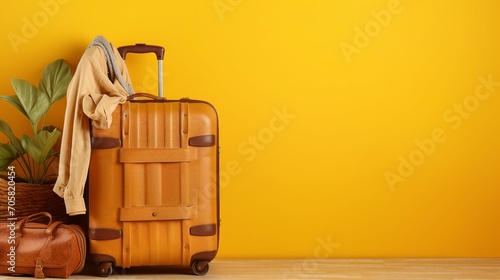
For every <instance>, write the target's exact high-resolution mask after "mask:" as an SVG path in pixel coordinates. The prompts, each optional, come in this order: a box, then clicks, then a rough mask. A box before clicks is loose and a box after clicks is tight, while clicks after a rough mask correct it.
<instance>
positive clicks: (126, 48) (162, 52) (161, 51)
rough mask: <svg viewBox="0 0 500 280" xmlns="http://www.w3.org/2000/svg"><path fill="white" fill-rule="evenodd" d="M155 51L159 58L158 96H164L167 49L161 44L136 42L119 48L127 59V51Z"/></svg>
mask: <svg viewBox="0 0 500 280" xmlns="http://www.w3.org/2000/svg"><path fill="white" fill-rule="evenodd" d="M129 52H131V53H155V54H156V58H157V59H158V96H159V97H163V64H162V62H163V56H164V55H165V49H164V48H163V47H160V46H154V45H146V44H135V45H129V46H122V47H119V48H118V53H120V55H121V57H122V58H123V59H124V60H125V57H126V56H127V53H129Z"/></svg>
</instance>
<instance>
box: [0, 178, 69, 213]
mask: <svg viewBox="0 0 500 280" xmlns="http://www.w3.org/2000/svg"><path fill="white" fill-rule="evenodd" d="M13 186H14V187H15V194H14V193H12V190H13V188H12V187H13ZM10 187H11V188H10V189H9V181H8V180H5V179H4V178H0V218H1V219H2V220H3V219H6V218H13V217H16V218H18V219H19V218H23V217H26V216H29V215H31V214H35V213H39V212H49V213H50V214H52V216H53V218H54V219H55V220H56V221H67V220H68V219H69V216H68V215H67V214H66V208H65V205H64V199H62V198H61V197H59V196H58V195H57V194H56V193H54V192H53V191H52V188H53V187H54V184H47V185H34V184H28V183H17V182H16V183H15V185H13V183H12V182H11V183H10ZM9 191H11V193H10V195H9ZM12 196H14V197H15V200H13V199H12V198H11V201H10V204H9V197H12ZM13 201H14V202H15V203H14V202H13ZM9 206H11V210H12V208H13V210H12V212H9Z"/></svg>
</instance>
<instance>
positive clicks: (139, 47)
mask: <svg viewBox="0 0 500 280" xmlns="http://www.w3.org/2000/svg"><path fill="white" fill-rule="evenodd" d="M118 52H119V53H120V55H121V56H122V57H123V59H125V57H126V56H127V53H129V52H131V53H155V54H156V58H157V59H158V60H163V56H164V55H165V49H164V48H163V47H160V46H154V45H146V44H135V45H130V46H123V47H119V48H118Z"/></svg>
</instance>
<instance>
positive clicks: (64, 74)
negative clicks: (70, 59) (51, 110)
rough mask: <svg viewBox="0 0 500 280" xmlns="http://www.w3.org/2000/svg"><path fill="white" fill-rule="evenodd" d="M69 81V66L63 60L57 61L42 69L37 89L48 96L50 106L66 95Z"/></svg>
mask: <svg viewBox="0 0 500 280" xmlns="http://www.w3.org/2000/svg"><path fill="white" fill-rule="evenodd" d="M70 81H71V69H70V67H69V65H68V64H67V63H66V62H65V61H64V60H63V59H58V60H56V61H54V62H52V63H50V64H49V65H47V66H46V67H45V69H43V72H42V78H41V79H40V83H39V84H38V89H39V90H40V91H42V92H44V93H45V94H46V95H47V96H48V98H49V100H50V104H53V103H54V102H56V101H57V100H59V99H61V98H63V97H64V96H65V95H66V90H67V89H68V85H69V82H70Z"/></svg>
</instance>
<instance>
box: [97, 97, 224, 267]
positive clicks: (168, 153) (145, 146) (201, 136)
mask: <svg viewBox="0 0 500 280" xmlns="http://www.w3.org/2000/svg"><path fill="white" fill-rule="evenodd" d="M92 147H93V148H92V155H91V163H90V170H89V239H90V240H89V241H90V242H89V243H90V254H91V258H92V259H93V260H94V261H95V262H96V263H99V264H100V274H101V275H103V276H105V275H106V274H107V273H108V272H111V268H109V266H110V265H111V264H113V265H115V266H118V267H123V268H129V267H133V266H164V265H172V266H184V267H189V266H191V267H192V268H193V272H194V273H195V274H200V275H202V274H205V273H206V271H207V270H208V263H209V262H210V261H211V260H212V259H213V258H215V255H216V253H217V250H218V241H219V189H218V186H219V179H218V173H219V162H218V161H219V159H218V157H219V145H218V119H217V113H216V111H215V109H214V108H213V107H212V106H211V105H210V104H209V103H206V102H203V101H196V100H189V99H182V100H176V101H171V100H163V101H158V100H155V101H151V100H137V101H128V102H126V103H125V104H123V105H121V106H119V107H118V108H117V109H116V111H115V112H114V113H113V122H112V127H111V128H110V129H106V130H102V129H93V131H92ZM108 268H109V271H108Z"/></svg>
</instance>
